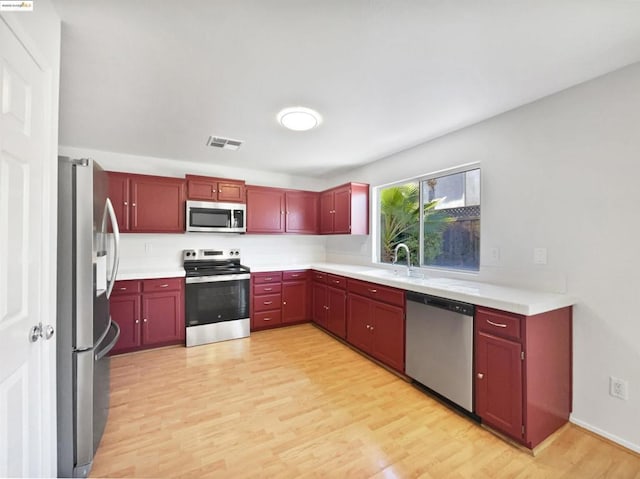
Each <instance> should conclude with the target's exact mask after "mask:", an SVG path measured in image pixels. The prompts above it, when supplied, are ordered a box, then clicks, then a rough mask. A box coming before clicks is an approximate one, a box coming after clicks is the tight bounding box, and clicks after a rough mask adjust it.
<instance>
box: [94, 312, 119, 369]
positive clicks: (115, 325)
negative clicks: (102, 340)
mask: <svg viewBox="0 0 640 479" xmlns="http://www.w3.org/2000/svg"><path fill="white" fill-rule="evenodd" d="M112 328H113V329H114V330H115V334H113V337H112V338H111V339H110V341H109V344H107V345H106V346H105V347H104V348H102V349H101V350H100V351H98V352H97V353H96V356H95V359H96V361H100V360H101V359H102V358H104V357H105V356H106V355H107V354H109V353H110V352H111V350H112V349H113V347H114V346H115V345H116V343H117V342H118V339H120V326H118V323H116V322H115V321H113V320H112V321H111V324H110V326H109V330H110V329H112ZM109 330H107V333H108V332H109ZM105 337H106V335H105Z"/></svg>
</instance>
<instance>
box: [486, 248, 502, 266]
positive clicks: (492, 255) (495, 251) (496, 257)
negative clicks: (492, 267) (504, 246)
mask: <svg viewBox="0 0 640 479" xmlns="http://www.w3.org/2000/svg"><path fill="white" fill-rule="evenodd" d="M489 259H490V260H491V262H492V263H497V262H498V261H500V248H490V249H489Z"/></svg>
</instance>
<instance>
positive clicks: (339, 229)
mask: <svg viewBox="0 0 640 479" xmlns="http://www.w3.org/2000/svg"><path fill="white" fill-rule="evenodd" d="M333 232H334V233H345V234H346V233H351V189H350V188H349V187H348V186H344V187H341V188H337V189H335V190H334V191H333Z"/></svg>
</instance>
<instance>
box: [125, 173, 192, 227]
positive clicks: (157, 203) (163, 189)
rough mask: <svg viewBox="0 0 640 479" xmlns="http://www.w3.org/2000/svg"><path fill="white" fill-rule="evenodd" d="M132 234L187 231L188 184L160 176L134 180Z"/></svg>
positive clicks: (136, 177) (132, 186) (132, 180)
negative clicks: (185, 228) (186, 199)
mask: <svg viewBox="0 0 640 479" xmlns="http://www.w3.org/2000/svg"><path fill="white" fill-rule="evenodd" d="M131 202H132V203H131V211H132V215H133V217H132V222H131V231H135V232H141V233H152V232H153V233H181V232H184V208H185V203H184V181H183V180H181V179H178V178H162V177H158V176H133V177H132V178H131Z"/></svg>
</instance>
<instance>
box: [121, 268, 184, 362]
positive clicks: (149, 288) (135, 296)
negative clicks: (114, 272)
mask: <svg viewBox="0 0 640 479" xmlns="http://www.w3.org/2000/svg"><path fill="white" fill-rule="evenodd" d="M183 283H184V279H182V278H161V279H146V280H128V281H116V284H115V286H114V289H113V294H112V295H111V298H110V300H109V307H110V312H111V319H112V320H113V321H115V322H116V323H118V326H120V338H119V339H118V342H117V343H116V345H115V347H114V348H113V350H112V354H118V353H124V352H129V351H135V350H137V349H146V348H150V347H155V346H165V345H169V344H180V343H181V342H183V341H184V336H185V324H184V293H183V291H184V286H183Z"/></svg>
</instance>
